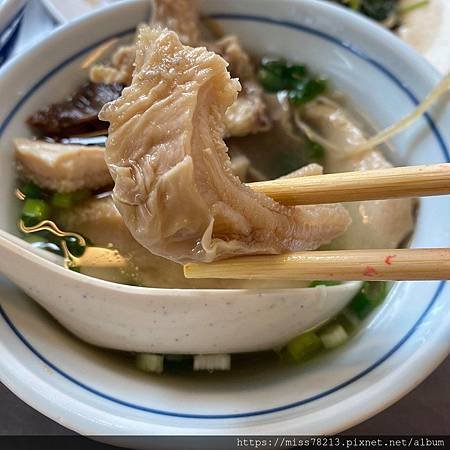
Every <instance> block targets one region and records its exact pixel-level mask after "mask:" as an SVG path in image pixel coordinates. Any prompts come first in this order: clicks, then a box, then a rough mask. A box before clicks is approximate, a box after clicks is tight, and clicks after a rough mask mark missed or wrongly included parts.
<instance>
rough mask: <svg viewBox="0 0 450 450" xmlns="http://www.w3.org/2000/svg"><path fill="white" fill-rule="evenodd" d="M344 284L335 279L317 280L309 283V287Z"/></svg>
mask: <svg viewBox="0 0 450 450" xmlns="http://www.w3.org/2000/svg"><path fill="white" fill-rule="evenodd" d="M340 284H342V283H341V282H340V281H333V280H317V281H311V283H309V286H308V287H311V288H312V287H316V286H338V285H340Z"/></svg>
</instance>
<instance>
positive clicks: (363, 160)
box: [302, 99, 414, 249]
mask: <svg viewBox="0 0 450 450" xmlns="http://www.w3.org/2000/svg"><path fill="white" fill-rule="evenodd" d="M302 117H303V118H304V120H305V121H306V122H307V123H308V124H309V125H311V127H313V129H314V130H315V131H316V132H317V133H318V134H319V135H320V136H321V137H322V138H324V139H325V140H326V141H325V142H324V145H325V146H327V142H329V143H332V147H329V146H328V148H327V150H328V151H327V152H326V160H325V167H326V169H327V171H328V172H352V171H356V170H375V169H383V168H388V167H392V165H391V164H390V163H389V162H388V161H387V160H386V158H385V157H384V156H383V154H382V153H381V152H380V151H378V150H372V151H369V152H366V153H363V154H357V155H353V154H352V152H351V149H352V148H356V147H357V146H358V145H360V144H361V143H363V142H364V141H365V137H364V134H363V132H362V131H361V129H360V128H359V127H358V126H357V125H355V123H354V122H353V121H352V120H351V119H350V117H349V114H348V113H347V112H346V111H345V110H344V109H343V108H342V107H341V106H340V105H338V104H337V103H335V102H333V101H331V100H330V99H319V100H317V101H314V102H311V103H310V104H308V105H306V106H305V108H304V110H303V112H302ZM314 137H315V136H314ZM346 149H347V150H346ZM348 149H350V151H348ZM413 206H414V200H412V199H408V198H402V199H392V200H373V201H366V202H354V203H346V204H345V207H346V208H347V209H348V211H349V213H350V215H351V217H352V224H351V225H350V227H349V228H348V230H347V231H346V233H345V234H343V235H342V236H341V237H340V238H338V239H336V240H335V241H334V242H333V247H334V248H343V249H359V248H396V247H398V246H399V244H401V242H402V241H403V240H404V239H405V238H406V237H407V236H408V235H409V234H410V233H411V231H412V229H413V226H414V217H413V209H414V208H413Z"/></svg>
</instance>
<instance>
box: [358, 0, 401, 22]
mask: <svg viewBox="0 0 450 450" xmlns="http://www.w3.org/2000/svg"><path fill="white" fill-rule="evenodd" d="M360 10H361V12H362V13H363V14H365V15H366V16H368V17H370V18H371V19H374V20H377V21H378V22H381V21H383V20H386V19H387V18H388V17H389V16H390V15H391V14H394V13H395V12H396V11H397V0H361V9H360Z"/></svg>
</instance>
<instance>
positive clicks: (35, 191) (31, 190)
mask: <svg viewBox="0 0 450 450" xmlns="http://www.w3.org/2000/svg"><path fill="white" fill-rule="evenodd" d="M19 191H20V192H22V194H23V195H24V196H25V197H26V198H37V199H41V200H42V199H45V198H46V197H47V194H46V193H45V192H44V191H43V190H42V189H41V188H40V187H39V186H36V185H35V184H34V183H31V182H29V183H26V184H24V185H23V186H21V187H20V188H19Z"/></svg>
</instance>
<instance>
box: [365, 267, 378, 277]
mask: <svg viewBox="0 0 450 450" xmlns="http://www.w3.org/2000/svg"><path fill="white" fill-rule="evenodd" d="M377 273H378V272H377V271H376V270H375V269H374V268H373V267H372V266H367V267H366V269H365V270H364V272H363V275H364V276H365V277H373V276H374V275H376V274H377Z"/></svg>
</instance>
